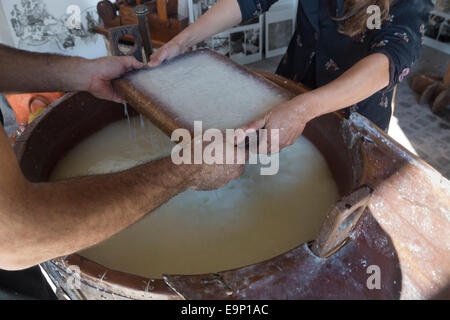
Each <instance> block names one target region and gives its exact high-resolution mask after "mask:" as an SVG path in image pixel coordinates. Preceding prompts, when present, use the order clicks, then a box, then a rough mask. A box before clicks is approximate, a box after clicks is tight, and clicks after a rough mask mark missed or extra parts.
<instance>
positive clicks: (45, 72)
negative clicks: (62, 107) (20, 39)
mask: <svg viewBox="0 0 450 320" xmlns="http://www.w3.org/2000/svg"><path fill="white" fill-rule="evenodd" d="M142 67H143V64H142V63H140V62H139V61H137V60H136V59H135V58H134V57H104V58H100V59H95V60H88V59H84V58H79V57H68V56H61V55H56V54H46V53H34V52H28V51H23V50H18V49H14V48H10V47H7V46H4V45H1V44H0V70H1V74H0V92H1V93H29V92H54V91H63V92H66V91H89V92H90V93H92V94H93V95H94V96H96V97H98V98H101V99H106V100H112V101H115V102H122V103H123V102H124V101H123V100H122V98H120V97H119V96H118V95H117V94H116V93H115V92H114V90H113V89H112V87H111V82H110V81H111V80H113V79H115V78H118V77H119V76H121V75H122V74H123V73H125V72H127V71H130V70H133V69H138V68H142Z"/></svg>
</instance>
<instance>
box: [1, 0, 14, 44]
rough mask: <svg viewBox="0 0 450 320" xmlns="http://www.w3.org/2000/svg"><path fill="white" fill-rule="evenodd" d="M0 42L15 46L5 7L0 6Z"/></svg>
mask: <svg viewBox="0 0 450 320" xmlns="http://www.w3.org/2000/svg"><path fill="white" fill-rule="evenodd" d="M0 43H3V44H6V45H8V46H13V45H14V43H13V39H12V37H11V33H10V31H9V27H8V22H7V21H6V17H5V14H4V12H3V8H2V7H1V6H0Z"/></svg>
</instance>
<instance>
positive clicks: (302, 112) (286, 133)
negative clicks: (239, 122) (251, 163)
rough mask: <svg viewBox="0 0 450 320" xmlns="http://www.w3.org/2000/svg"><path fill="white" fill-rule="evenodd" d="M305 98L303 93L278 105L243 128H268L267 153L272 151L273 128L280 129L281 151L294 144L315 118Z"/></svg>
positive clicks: (279, 149) (245, 129)
mask: <svg viewBox="0 0 450 320" xmlns="http://www.w3.org/2000/svg"><path fill="white" fill-rule="evenodd" d="M304 100H306V99H303V97H302V95H301V96H298V97H296V98H295V99H292V100H290V101H288V102H285V103H282V104H280V105H277V106H276V107H274V108H272V109H271V110H270V111H269V112H267V113H266V114H264V115H263V116H262V117H260V118H258V119H257V120H255V121H253V122H252V123H250V124H248V125H246V126H245V127H243V128H242V129H243V130H244V131H247V130H256V131H257V130H259V129H267V144H268V145H267V149H266V150H267V153H271V150H272V141H271V137H272V130H273V129H278V130H279V148H278V151H281V150H282V149H283V148H285V147H288V146H290V145H292V144H293V143H294V142H295V141H296V140H297V139H298V137H300V136H301V135H302V133H303V130H304V129H305V126H306V124H307V123H308V122H309V121H310V120H312V119H313V118H314V116H313V113H312V112H310V111H309V109H310V108H309V105H306V101H304ZM260 139H261V138H260ZM275 150H276V149H275Z"/></svg>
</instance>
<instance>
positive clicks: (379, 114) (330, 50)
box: [238, 0, 433, 130]
mask: <svg viewBox="0 0 450 320" xmlns="http://www.w3.org/2000/svg"><path fill="white" fill-rule="evenodd" d="M275 2H276V1H274V0H238V3H239V6H240V8H241V12H242V17H243V20H244V21H245V20H248V19H250V18H252V17H254V16H256V15H259V14H261V13H263V12H265V11H267V10H268V9H269V8H270V6H271V5H272V4H273V3H275ZM432 7H433V5H432V3H431V1H430V0H396V1H394V2H393V4H392V6H391V10H390V16H389V17H388V18H387V19H386V20H385V21H382V26H381V29H374V30H366V31H364V32H362V33H360V34H358V35H356V36H353V37H350V36H347V35H344V34H341V33H339V31H338V22H337V21H336V20H335V19H334V18H335V17H339V16H342V14H343V9H344V0H299V6H298V11H297V26H296V30H295V33H294V35H293V37H292V40H291V42H290V44H289V48H288V50H287V53H286V55H285V56H284V58H283V59H282V61H281V63H280V65H279V67H278V70H277V73H278V74H280V75H282V76H285V77H287V78H290V79H292V80H294V81H298V82H302V83H303V84H305V85H307V86H309V87H311V88H317V87H320V86H323V85H325V84H327V83H329V82H331V81H333V80H335V79H336V78H338V77H339V76H340V75H342V74H343V73H344V72H345V71H346V70H348V69H349V68H351V67H352V66H353V65H354V64H355V63H357V62H358V61H359V60H361V59H362V58H364V57H366V56H368V55H370V54H373V53H382V54H385V55H386V56H387V57H388V58H389V61H390V83H389V85H388V86H387V87H386V88H384V89H383V90H381V91H379V92H377V93H375V94H374V95H372V96H371V97H369V98H367V99H366V100H364V101H361V102H360V103H358V104H356V105H354V106H352V107H350V108H347V109H346V111H347V112H353V111H356V112H359V113H361V114H362V115H364V116H365V117H367V118H369V119H370V120H371V121H372V122H374V123H375V124H377V125H378V126H379V127H380V128H381V129H383V130H386V129H387V127H388V125H389V121H390V118H391V114H392V109H391V102H392V96H393V89H394V87H395V85H396V84H398V83H399V82H402V81H403V80H404V78H405V77H406V76H407V75H408V73H409V71H410V68H411V67H412V65H413V64H414V62H415V61H417V60H418V59H419V57H420V55H421V51H422V42H423V35H424V31H425V24H426V22H427V21H428V14H429V12H430V10H431V9H432ZM368 17H369V15H368Z"/></svg>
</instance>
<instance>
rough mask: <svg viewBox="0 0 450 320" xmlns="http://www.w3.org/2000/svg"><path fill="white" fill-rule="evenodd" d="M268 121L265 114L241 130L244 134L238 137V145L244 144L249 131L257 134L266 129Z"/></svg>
mask: <svg viewBox="0 0 450 320" xmlns="http://www.w3.org/2000/svg"><path fill="white" fill-rule="evenodd" d="M266 121H267V114H265V115H264V116H262V117H260V118H258V119H256V120H255V121H253V122H250V123H249V124H247V125H245V126H243V127H242V128H241V130H242V131H241V133H242V134H239V135H238V137H237V144H238V145H239V144H241V143H242V142H244V140H245V138H246V135H245V132H247V131H255V132H256V131H258V130H259V129H261V128H264V126H265V125H266Z"/></svg>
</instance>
